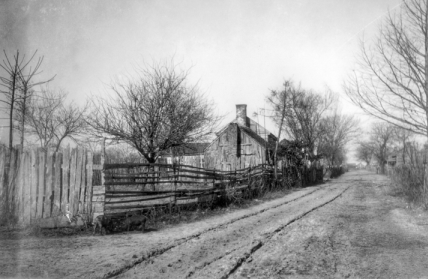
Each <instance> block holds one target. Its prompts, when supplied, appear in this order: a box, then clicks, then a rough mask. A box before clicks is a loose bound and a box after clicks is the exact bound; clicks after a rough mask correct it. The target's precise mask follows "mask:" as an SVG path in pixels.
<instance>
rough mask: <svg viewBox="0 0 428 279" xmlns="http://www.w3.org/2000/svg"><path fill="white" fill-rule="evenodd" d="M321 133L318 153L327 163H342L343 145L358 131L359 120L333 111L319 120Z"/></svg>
mask: <svg viewBox="0 0 428 279" xmlns="http://www.w3.org/2000/svg"><path fill="white" fill-rule="evenodd" d="M321 126H322V128H321V129H322V131H323V134H322V135H321V136H320V142H319V147H318V153H319V154H323V155H324V156H325V158H326V159H327V160H328V162H329V164H332V165H334V164H342V159H341V158H343V157H344V154H343V153H344V152H345V146H346V144H348V143H349V142H350V141H351V140H353V139H354V137H355V135H356V134H357V133H358V131H359V122H358V120H357V119H355V118H354V116H353V115H345V114H341V113H339V112H338V111H337V109H336V110H335V111H334V113H333V114H331V115H329V116H325V117H324V118H323V119H322V121H321Z"/></svg>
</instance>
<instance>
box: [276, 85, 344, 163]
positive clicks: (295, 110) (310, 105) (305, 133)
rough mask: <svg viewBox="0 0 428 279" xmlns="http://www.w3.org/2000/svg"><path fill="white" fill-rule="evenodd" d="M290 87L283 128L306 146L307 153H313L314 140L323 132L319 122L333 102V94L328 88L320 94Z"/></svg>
mask: <svg viewBox="0 0 428 279" xmlns="http://www.w3.org/2000/svg"><path fill="white" fill-rule="evenodd" d="M291 87H292V89H290V90H289V92H290V95H289V97H288V99H287V108H288V111H287V114H286V118H285V122H284V125H285V127H284V129H285V131H286V132H287V134H288V136H290V137H291V138H292V139H293V140H297V141H301V142H303V143H304V144H305V145H306V146H308V149H309V150H308V151H309V154H311V155H314V150H315V145H316V142H317V140H318V139H319V138H320V137H321V136H322V135H323V134H324V133H325V131H323V126H322V125H321V122H322V119H323V116H325V114H326V112H327V111H328V110H329V109H330V108H331V107H332V105H333V104H334V102H335V98H334V94H333V92H332V91H330V90H329V89H328V90H327V92H326V93H325V94H324V95H321V94H318V93H315V92H312V91H307V90H304V89H302V88H301V87H300V86H299V87H293V86H292V85H291Z"/></svg>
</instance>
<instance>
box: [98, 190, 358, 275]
mask: <svg viewBox="0 0 428 279" xmlns="http://www.w3.org/2000/svg"><path fill="white" fill-rule="evenodd" d="M335 184H336V183H334V184H329V185H326V186H322V187H317V188H316V189H314V190H312V191H310V192H306V193H305V194H303V195H300V196H298V197H296V198H294V199H290V200H286V201H285V202H281V203H279V204H276V205H274V206H271V207H267V208H264V209H262V210H258V211H256V212H253V213H251V214H246V215H243V216H240V217H239V218H234V219H231V220H229V221H228V222H225V223H222V224H221V225H219V226H216V227H211V228H208V229H206V230H203V231H201V232H198V233H197V234H193V235H191V236H189V237H187V238H181V239H178V240H176V241H175V242H174V243H172V244H170V245H166V246H164V247H161V248H160V249H156V250H155V251H151V252H149V253H147V254H146V255H144V256H142V257H140V258H139V259H136V260H134V261H133V262H132V263H130V264H128V265H126V266H123V267H122V268H120V269H117V270H114V271H111V272H109V273H107V274H106V275H105V276H104V278H111V277H114V276H118V275H121V274H123V273H125V272H127V271H128V270H130V269H131V268H133V267H135V268H136V269H138V270H139V271H142V270H144V269H145V268H146V267H150V265H151V263H154V261H156V260H157V261H160V262H169V261H174V260H171V259H169V258H168V257H169V255H168V252H170V254H174V253H176V254H177V253H178V251H177V250H178V249H179V248H181V249H184V250H185V248H186V246H189V247H190V249H189V250H192V248H194V247H195V246H197V243H198V242H203V241H204V239H202V240H200V238H206V239H207V240H206V241H207V242H210V241H211V242H215V243H217V242H219V245H220V244H223V245H226V243H227V242H228V238H226V236H227V233H229V234H233V237H231V239H232V238H234V239H235V240H236V238H237V236H236V234H237V232H239V233H241V230H242V229H245V228H246V226H242V225H240V227H239V226H238V225H239V224H238V222H240V223H245V222H248V221H249V219H251V218H254V219H257V218H260V220H259V221H258V222H262V223H263V222H265V223H266V224H264V226H268V227H269V226H272V224H269V222H270V221H269V220H268V221H266V220H267V219H263V216H262V215H268V214H271V215H268V216H267V217H269V219H270V218H274V219H275V218H276V219H278V218H280V217H282V216H283V215H284V214H286V211H287V207H285V206H287V205H289V204H290V206H295V205H299V204H303V205H305V203H308V204H309V206H307V208H309V209H308V210H304V211H303V212H301V213H299V214H298V215H295V216H293V218H291V219H289V220H287V221H286V222H284V223H281V224H280V225H279V226H278V225H275V226H274V227H273V229H268V230H267V232H263V231H261V232H259V233H258V234H257V235H258V236H260V237H258V239H256V240H253V241H251V243H250V244H249V243H248V241H247V240H246V241H244V243H238V244H237V243H232V245H234V247H232V249H229V250H227V251H225V252H223V251H221V252H218V251H217V252H213V251H211V249H207V250H210V251H208V252H207V254H208V255H205V257H207V256H208V258H209V259H208V260H207V261H203V262H202V263H199V264H197V265H196V266H195V265H193V267H192V266H188V268H187V269H186V272H185V274H183V275H184V277H185V278H191V277H193V276H195V275H196V276H198V277H201V275H202V274H200V273H201V272H202V273H203V272H204V270H205V268H206V267H208V266H211V265H213V264H214V265H216V264H217V265H221V263H222V262H227V268H226V269H225V270H223V272H222V273H221V275H220V274H219V273H217V274H216V276H215V277H216V278H219V277H221V278H228V277H229V276H230V275H231V274H233V272H234V271H235V270H236V269H237V268H239V266H240V265H241V264H242V263H244V262H245V261H246V260H247V259H248V258H249V257H250V256H251V255H252V254H253V253H254V252H255V251H257V250H258V249H259V248H261V247H262V246H263V244H264V243H266V242H267V241H269V240H270V239H271V238H272V237H273V236H274V235H275V234H276V233H278V232H279V231H281V230H283V229H284V228H285V227H286V226H288V225H290V224H291V223H293V222H295V221H296V220H299V219H301V218H302V217H304V216H305V215H307V214H309V213H310V212H312V211H314V210H316V209H318V208H320V207H322V206H324V205H326V204H328V203H330V202H332V201H334V200H335V199H337V198H338V197H340V196H341V195H342V194H343V193H344V192H345V191H346V190H347V189H348V188H349V187H350V186H347V187H346V188H343V187H342V189H340V188H341V187H337V186H336V185H335ZM339 189H340V190H339ZM319 191H321V192H319ZM332 191H335V192H336V191H337V192H338V193H337V194H334V195H333V197H328V198H327V199H326V200H325V201H323V202H321V203H320V204H317V205H316V206H314V207H313V206H310V204H311V203H313V202H314V201H316V200H317V199H321V198H324V199H325V197H324V196H323V195H325V196H329V195H331V192H332ZM312 195H315V197H312ZM317 196H318V197H317ZM279 220H282V219H279ZM256 223H257V222H256ZM262 225H263V224H261V225H260V226H262ZM233 226H238V227H237V228H236V229H231V232H228V229H229V228H231V227H233ZM251 226H255V228H256V229H258V228H257V225H256V224H252V225H251ZM251 226H250V227H251ZM222 231H225V235H226V236H224V235H223V236H221V237H220V239H217V238H216V237H214V238H212V235H215V234H219V233H221V232H222ZM210 237H211V238H210ZM221 240H223V242H221ZM195 243H196V244H195ZM215 243H214V244H212V243H211V245H216V244H215ZM201 249H203V248H201ZM198 252H199V253H203V252H204V251H198ZM209 253H214V255H213V256H211V258H210V257H209V256H210V255H209ZM175 256H176V255H175ZM162 258H163V259H162ZM183 258H184V257H183ZM187 261H188V262H189V261H190V259H187ZM178 262H180V259H178ZM174 263H175V264H177V261H174ZM171 265H172V263H170V264H169V265H168V266H169V267H171ZM178 268H181V266H179V267H178ZM161 272H162V271H161ZM128 273H129V272H128ZM164 275H165V276H166V277H168V276H167V274H164ZM175 275H177V274H175ZM128 276H129V274H127V277H128ZM203 276H204V277H206V274H204V275H203Z"/></svg>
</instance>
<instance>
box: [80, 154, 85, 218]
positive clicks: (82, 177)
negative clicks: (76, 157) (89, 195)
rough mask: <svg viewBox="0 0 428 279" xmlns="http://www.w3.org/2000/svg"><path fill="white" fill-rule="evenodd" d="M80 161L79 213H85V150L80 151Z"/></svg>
mask: <svg viewBox="0 0 428 279" xmlns="http://www.w3.org/2000/svg"><path fill="white" fill-rule="evenodd" d="M81 152H82V159H81V161H80V166H79V168H80V172H81V175H80V202H79V212H81V213H86V206H85V196H86V150H84V149H82V151H81Z"/></svg>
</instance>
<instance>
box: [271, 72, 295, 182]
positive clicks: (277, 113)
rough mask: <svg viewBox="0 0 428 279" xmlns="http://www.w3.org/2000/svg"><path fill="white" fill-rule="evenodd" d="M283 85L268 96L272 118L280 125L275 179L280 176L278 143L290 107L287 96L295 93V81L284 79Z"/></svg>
mask: <svg viewBox="0 0 428 279" xmlns="http://www.w3.org/2000/svg"><path fill="white" fill-rule="evenodd" d="M283 86H284V89H282V90H281V91H277V90H271V92H270V94H269V95H268V96H267V97H266V100H267V101H268V103H269V105H270V106H271V107H272V109H273V112H274V113H273V115H272V117H271V118H272V120H273V121H274V122H275V124H276V125H277V126H278V137H277V139H278V140H277V141H276V143H275V151H274V157H273V162H274V165H275V168H274V170H275V179H277V177H278V172H277V168H276V166H277V153H278V144H279V141H280V138H281V134H282V131H283V129H284V122H285V121H286V116H287V114H288V111H289V109H290V108H289V107H288V103H287V96H288V95H291V94H293V93H292V92H291V91H293V90H294V87H293V83H292V81H290V80H286V81H284V83H283Z"/></svg>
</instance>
